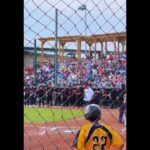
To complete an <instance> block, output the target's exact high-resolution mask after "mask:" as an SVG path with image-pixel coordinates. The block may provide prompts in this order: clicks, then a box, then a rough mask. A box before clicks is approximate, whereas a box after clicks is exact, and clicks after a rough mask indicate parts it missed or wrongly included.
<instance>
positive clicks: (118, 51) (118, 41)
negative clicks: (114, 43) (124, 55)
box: [117, 41, 120, 59]
mask: <svg viewBox="0 0 150 150" xmlns="http://www.w3.org/2000/svg"><path fill="white" fill-rule="evenodd" d="M117 49H118V59H119V58H120V54H119V52H120V51H119V41H118V48H117Z"/></svg>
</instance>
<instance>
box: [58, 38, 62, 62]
mask: <svg viewBox="0 0 150 150" xmlns="http://www.w3.org/2000/svg"><path fill="white" fill-rule="evenodd" d="M58 60H59V62H61V42H60V41H59V46H58Z"/></svg>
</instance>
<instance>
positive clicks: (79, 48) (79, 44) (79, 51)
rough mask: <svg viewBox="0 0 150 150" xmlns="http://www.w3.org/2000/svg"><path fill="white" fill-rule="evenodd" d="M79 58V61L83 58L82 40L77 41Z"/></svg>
mask: <svg viewBox="0 0 150 150" xmlns="http://www.w3.org/2000/svg"><path fill="white" fill-rule="evenodd" d="M77 59H78V61H80V60H81V41H80V40H78V41H77Z"/></svg>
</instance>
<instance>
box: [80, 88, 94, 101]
mask: <svg viewBox="0 0 150 150" xmlns="http://www.w3.org/2000/svg"><path fill="white" fill-rule="evenodd" d="M93 95H94V91H93V90H92V88H91V87H88V88H86V89H85V90H84V98H83V100H84V101H88V102H89V101H91V100H92V97H93Z"/></svg>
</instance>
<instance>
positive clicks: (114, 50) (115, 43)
mask: <svg viewBox="0 0 150 150" xmlns="http://www.w3.org/2000/svg"><path fill="white" fill-rule="evenodd" d="M114 56H115V58H116V41H115V40H114Z"/></svg>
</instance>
